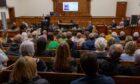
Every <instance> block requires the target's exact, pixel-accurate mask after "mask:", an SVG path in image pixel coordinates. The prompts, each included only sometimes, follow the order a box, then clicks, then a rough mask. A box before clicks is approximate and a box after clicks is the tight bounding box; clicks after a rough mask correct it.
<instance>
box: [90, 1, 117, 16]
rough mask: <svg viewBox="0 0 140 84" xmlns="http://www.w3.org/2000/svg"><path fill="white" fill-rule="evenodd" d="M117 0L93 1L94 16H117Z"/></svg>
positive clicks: (92, 11)
mask: <svg viewBox="0 0 140 84" xmlns="http://www.w3.org/2000/svg"><path fill="white" fill-rule="evenodd" d="M116 2H117V0H91V15H92V16H115V14H116Z"/></svg>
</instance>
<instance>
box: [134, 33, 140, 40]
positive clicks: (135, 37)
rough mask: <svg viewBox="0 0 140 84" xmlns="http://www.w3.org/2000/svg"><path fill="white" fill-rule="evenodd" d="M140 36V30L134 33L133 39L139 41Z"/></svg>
mask: <svg viewBox="0 0 140 84" xmlns="http://www.w3.org/2000/svg"><path fill="white" fill-rule="evenodd" d="M138 38H139V32H134V33H133V40H134V41H137V40H138Z"/></svg>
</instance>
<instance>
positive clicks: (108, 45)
mask: <svg viewBox="0 0 140 84" xmlns="http://www.w3.org/2000/svg"><path fill="white" fill-rule="evenodd" d="M116 43H117V42H116V40H115V39H114V38H111V39H110V40H108V42H107V49H108V48H110V46H111V45H113V44H116Z"/></svg>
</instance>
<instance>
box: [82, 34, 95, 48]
mask: <svg viewBox="0 0 140 84" xmlns="http://www.w3.org/2000/svg"><path fill="white" fill-rule="evenodd" d="M81 48H82V49H84V50H95V33H90V34H89V38H88V39H87V40H86V41H85V42H84V43H83V44H82V47H81Z"/></svg>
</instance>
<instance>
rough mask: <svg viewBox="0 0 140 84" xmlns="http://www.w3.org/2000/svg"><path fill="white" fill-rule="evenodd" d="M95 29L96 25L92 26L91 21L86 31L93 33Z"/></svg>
mask: <svg viewBox="0 0 140 84" xmlns="http://www.w3.org/2000/svg"><path fill="white" fill-rule="evenodd" d="M93 28H94V25H93V24H92V22H91V21H89V22H88V26H87V28H86V29H85V31H89V32H90V33H91V32H92V30H93Z"/></svg>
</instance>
